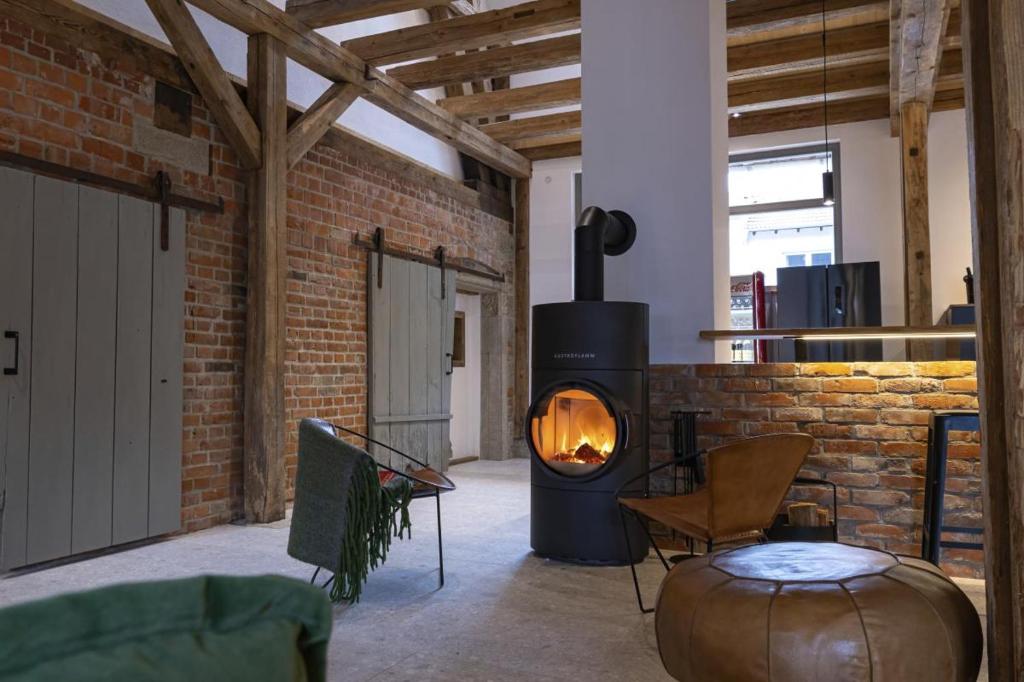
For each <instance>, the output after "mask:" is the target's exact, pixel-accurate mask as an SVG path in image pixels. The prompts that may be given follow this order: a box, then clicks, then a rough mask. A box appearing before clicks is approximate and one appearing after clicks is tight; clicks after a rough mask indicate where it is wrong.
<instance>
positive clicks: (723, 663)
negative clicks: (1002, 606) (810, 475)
mask: <svg viewBox="0 0 1024 682" xmlns="http://www.w3.org/2000/svg"><path fill="white" fill-rule="evenodd" d="M655 623H656V627H657V636H658V649H659V651H660V652H661V660H662V662H663V663H664V665H665V668H666V670H668V672H669V674H671V675H672V676H673V677H675V678H676V679H677V680H686V681H691V680H692V681H697V680H700V681H707V682H721V681H723V680H772V681H775V680H785V681H787V682H788V681H790V680H808V681H811V680H829V681H835V682H843V681H846V680H856V681H860V680H863V681H865V682H867V681H869V680H870V681H872V682H890V681H891V682H905V681H909V680H936V681H938V680H943V681H946V680H948V681H950V682H960V681H964V680H975V679H977V676H978V669H979V666H980V664H981V650H982V641H983V640H982V635H981V623H980V620H979V618H978V613H977V611H975V609H974V606H973V605H972V604H971V602H970V600H969V599H968V598H967V596H966V595H965V594H964V593H963V592H962V591H961V590H960V588H959V587H957V586H956V585H955V584H954V583H953V582H952V581H951V580H949V578H947V577H946V576H945V574H943V573H942V571H940V570H939V569H938V568H936V567H935V566H933V565H931V564H929V563H927V562H924V561H921V560H920V559H913V558H909V557H902V556H896V555H894V554H890V553H888V552H881V551H878V550H873V549H867V548H864V547H852V546H849V545H842V544H838V543H777V544H768V545H749V546H746V547H740V548H738V549H730V550H721V551H719V552H715V553H713V554H710V555H707V556H704V557H700V558H695V559H690V560H687V561H684V562H682V563H681V564H679V565H678V566H676V567H675V568H674V569H672V571H671V572H670V573H669V574H668V576H666V578H665V581H664V582H663V583H662V586H661V591H660V592H659V594H658V605H657V611H656V616H655Z"/></svg>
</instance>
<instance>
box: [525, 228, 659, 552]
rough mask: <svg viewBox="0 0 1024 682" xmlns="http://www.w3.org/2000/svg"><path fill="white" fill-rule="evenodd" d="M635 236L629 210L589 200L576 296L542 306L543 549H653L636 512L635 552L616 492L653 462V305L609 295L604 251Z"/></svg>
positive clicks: (538, 361)
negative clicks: (650, 353) (609, 208)
mask: <svg viewBox="0 0 1024 682" xmlns="http://www.w3.org/2000/svg"><path fill="white" fill-rule="evenodd" d="M635 234H636V228H635V226H634V224H633V221H632V219H630V217H629V216H628V215H626V214H625V213H621V212H619V211H612V212H609V213H605V212H604V211H602V210H601V209H598V208H588V209H587V210H586V211H584V212H583V214H582V215H581V217H580V223H579V226H578V227H577V228H576V273H575V281H576V296H575V300H574V301H572V302H568V303H549V304H545V305H538V306H534V308H533V362H532V384H531V385H532V403H531V405H530V410H529V413H528V415H527V423H526V437H527V442H528V443H529V446H530V451H531V455H532V461H533V463H532V472H531V483H532V490H531V519H530V544H531V546H532V547H533V549H534V552H536V553H537V554H538V555H540V556H543V557H548V558H552V559H560V560H563V561H572V562H579V563H595V564H626V563H632V562H636V561H640V560H641V559H642V558H643V557H644V556H646V555H647V551H648V540H647V536H646V535H645V534H644V532H643V530H642V529H641V528H640V526H639V525H638V524H636V522H635V521H634V520H633V519H630V520H629V521H630V523H629V524H628V525H627V529H628V532H629V534H630V540H629V543H630V545H629V546H630V547H631V548H632V550H633V556H632V557H630V556H627V550H626V542H625V537H624V535H623V531H622V522H621V519H620V517H619V512H618V507H617V504H616V502H615V491H616V490H617V489H618V488H619V487H620V486H622V485H623V484H624V483H625V482H627V481H629V480H630V479H633V478H635V477H638V476H641V475H642V474H643V472H644V471H646V470H647V468H648V459H649V458H648V450H647V430H648V429H647V417H648V415H647V410H648V307H647V305H646V304H644V303H624V302H612V301H604V300H603V298H604V281H603V280H604V277H603V273H604V261H603V259H604V256H605V255H606V254H607V255H619V254H621V253H625V251H626V250H627V249H628V248H629V247H630V246H631V245H632V243H633V240H634V238H635ZM645 485H646V480H644V479H643V478H641V480H639V481H637V482H635V483H633V484H632V485H631V486H630V488H628V489H630V490H641V491H642V490H643V489H644V486H645Z"/></svg>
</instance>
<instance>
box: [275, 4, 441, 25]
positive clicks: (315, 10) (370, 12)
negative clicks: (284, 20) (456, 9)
mask: <svg viewBox="0 0 1024 682" xmlns="http://www.w3.org/2000/svg"><path fill="white" fill-rule="evenodd" d="M450 1H451V0H288V2H287V3H286V4H285V10H286V11H287V12H288V14H290V15H291V16H293V17H295V18H296V19H298V20H299V21H301V22H302V23H304V24H306V25H307V26H312V27H313V28H320V27H322V26H334V25H336V24H345V23H348V22H350V21H358V20H360V19H370V18H372V17H379V16H383V15H385V14H396V13H398V12H408V11H409V10H414V9H426V8H428V7H437V6H439V5H447V4H448V3H449V2H450Z"/></svg>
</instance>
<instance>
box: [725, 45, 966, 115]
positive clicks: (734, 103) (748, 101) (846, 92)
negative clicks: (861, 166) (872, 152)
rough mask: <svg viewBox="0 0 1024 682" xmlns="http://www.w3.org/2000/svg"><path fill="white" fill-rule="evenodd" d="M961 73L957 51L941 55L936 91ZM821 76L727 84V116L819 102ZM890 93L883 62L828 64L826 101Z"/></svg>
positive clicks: (811, 73) (807, 72) (809, 73)
mask: <svg viewBox="0 0 1024 682" xmlns="http://www.w3.org/2000/svg"><path fill="white" fill-rule="evenodd" d="M962 72H963V59H962V54H961V50H960V48H958V47H956V48H951V49H949V50H946V51H945V52H944V53H943V55H942V61H941V65H940V68H939V74H940V75H939V79H938V80H937V81H936V88H938V89H948V88H949V87H950V86H949V82H951V81H959V80H960V79H961V74H962ZM821 90H822V73H821V67H820V64H819V65H817V66H816V67H812V68H808V69H804V70H802V71H796V72H793V73H786V74H782V75H773V76H768V77H763V78H743V79H737V80H731V81H730V82H729V113H733V114H734V113H737V112H739V113H747V112H750V111H757V110H761V109H768V108H780V107H785V106H795V105H797V104H811V103H813V102H818V101H820V100H821V99H822V96H821ZM888 91H889V63H888V62H887V61H885V60H881V59H876V60H874V61H866V62H854V63H853V64H843V65H838V66H837V65H834V64H831V65H829V69H828V93H829V100H835V101H838V100H840V99H856V98H861V97H866V96H869V95H879V94H886V93H888Z"/></svg>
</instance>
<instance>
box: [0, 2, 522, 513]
mask: <svg viewBox="0 0 1024 682" xmlns="http://www.w3.org/2000/svg"><path fill="white" fill-rule="evenodd" d="M154 83H155V82H154V79H153V78H151V77H149V76H148V75H146V74H145V73H142V72H140V71H137V70H134V69H133V68H129V67H125V66H123V65H120V64H117V63H113V62H111V61H109V60H105V59H103V58H101V57H100V56H98V55H96V54H94V53H91V52H87V51H84V50H81V49H78V48H76V47H75V46H73V45H70V44H68V43H67V42H65V41H63V40H61V39H59V38H57V37H54V36H53V35H49V34H47V33H45V32H44V31H41V30H39V29H34V28H32V27H30V26H28V25H25V24H23V23H19V22H17V21H15V20H13V19H10V18H0V149H4V150H9V151H15V152H18V153H20V154H24V155H27V156H31V157H35V158H41V159H46V160H48V161H53V162H56V163H60V164H65V165H69V166H72V167H74V168H78V169H82V170H88V171H92V172H96V173H101V174H104V175H108V176H112V177H116V178H119V179H122V180H127V181H130V182H136V183H148V182H151V181H152V178H153V176H154V174H155V173H156V171H158V170H165V171H167V172H169V173H170V175H171V178H172V181H173V182H174V184H175V186H176V187H177V188H180V189H181V191H184V192H187V193H188V194H190V195H192V196H195V197H197V198H200V199H205V200H209V201H216V200H217V199H218V198H223V199H224V201H225V212H224V214H223V215H213V214H198V213H189V215H188V218H187V225H186V230H187V237H186V239H187V242H186V243H187V262H186V292H185V301H184V302H183V305H184V306H185V358H184V371H185V396H184V401H185V404H184V413H185V432H184V438H183V442H184V447H183V450H184V451H183V465H184V470H183V481H182V488H183V490H182V495H183V508H182V520H183V525H184V528H185V529H187V530H196V529H200V528H205V527H208V526H211V525H215V524H219V523H224V522H227V521H230V520H232V519H234V518H237V517H239V516H241V513H242V466H241V464H242V363H243V355H244V343H245V296H246V208H245V186H244V177H243V173H242V171H241V170H240V169H239V168H238V166H237V163H236V160H235V156H234V154H233V152H232V151H231V149H230V148H229V146H228V144H227V141H226V140H225V139H224V137H223V136H222V135H221V134H220V132H219V130H218V129H217V126H216V124H215V123H214V121H213V120H212V118H211V116H210V114H209V112H208V110H207V109H206V108H205V106H204V105H203V102H202V100H201V99H200V98H198V97H195V98H194V99H193V120H192V135H193V137H198V138H202V139H204V140H207V141H209V142H210V144H211V146H210V163H209V172H208V173H206V174H197V173H194V172H189V171H187V170H183V169H181V168H179V167H176V166H175V165H173V164H169V163H166V162H162V161H160V160H157V159H155V158H150V157H147V156H145V155H143V154H140V153H139V152H138V151H136V150H135V149H134V148H133V125H135V123H136V121H137V120H140V119H144V120H146V121H151V120H152V116H153V89H154ZM378 226H381V227H384V228H385V229H387V231H388V241H389V242H390V243H393V244H399V245H404V246H407V247H410V248H412V249H416V250H420V251H422V252H424V253H429V252H430V251H432V249H433V248H434V247H436V246H437V245H439V244H443V245H445V246H446V248H447V250H448V252H449V254H450V255H452V256H461V257H468V258H473V259H475V260H477V261H479V262H481V263H483V264H485V265H487V266H490V267H492V268H494V269H496V270H497V271H499V272H504V273H508V274H509V275H510V274H511V272H512V260H513V257H514V255H513V242H512V237H511V236H510V234H509V224H508V223H507V222H506V221H503V220H500V219H498V218H495V217H493V216H491V215H488V214H486V213H484V212H482V211H480V210H477V209H473V208H470V207H467V206H463V205H460V204H459V203H458V202H456V201H455V200H453V199H451V198H448V197H446V196H442V195H440V194H437V193H435V192H433V191H430V190H429V189H427V188H425V187H422V186H418V185H416V184H414V183H413V182H410V181H409V180H408V179H406V178H405V177H403V176H401V175H398V174H396V173H393V172H387V171H384V170H382V169H379V168H376V167H374V166H373V165H372V164H370V163H367V162H365V161H362V160H360V159H357V158H354V157H350V156H348V155H346V154H345V153H342V152H340V151H338V150H337V149H334V148H333V147H328V146H325V145H320V146H318V147H316V148H315V149H314V150H313V151H312V152H310V153H309V154H308V155H307V156H306V158H305V159H304V160H303V161H302V162H301V163H300V164H299V165H298V166H296V168H295V169H294V170H293V171H292V172H291V173H290V174H289V189H288V270H289V273H288V340H287V362H288V368H287V377H286V383H287V391H286V407H287V411H288V414H287V418H288V424H289V434H288V450H289V452H288V458H287V464H288V468H289V480H290V481H291V479H292V476H293V474H294V464H295V455H294V453H295V443H296V432H295V424H296V423H297V421H298V420H299V419H300V418H302V417H304V416H307V415H314V414H315V415H318V416H322V417H325V418H328V419H332V420H337V421H339V422H340V423H343V424H346V425H349V426H352V427H355V428H360V429H362V428H365V420H366V414H365V405H366V324H367V321H366V299H365V278H366V274H365V268H366V261H365V255H364V253H363V252H362V251H360V250H359V249H357V248H355V247H354V246H353V245H352V237H353V235H354V234H355V233H356V232H361V233H364V234H369V233H372V231H373V229H374V228H376V227H378ZM511 296H512V287H511V282H509V284H508V285H506V287H505V290H504V292H503V293H502V295H501V298H502V299H505V298H510V297H511ZM506 305H507V307H509V308H511V304H510V303H508V304H506Z"/></svg>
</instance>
